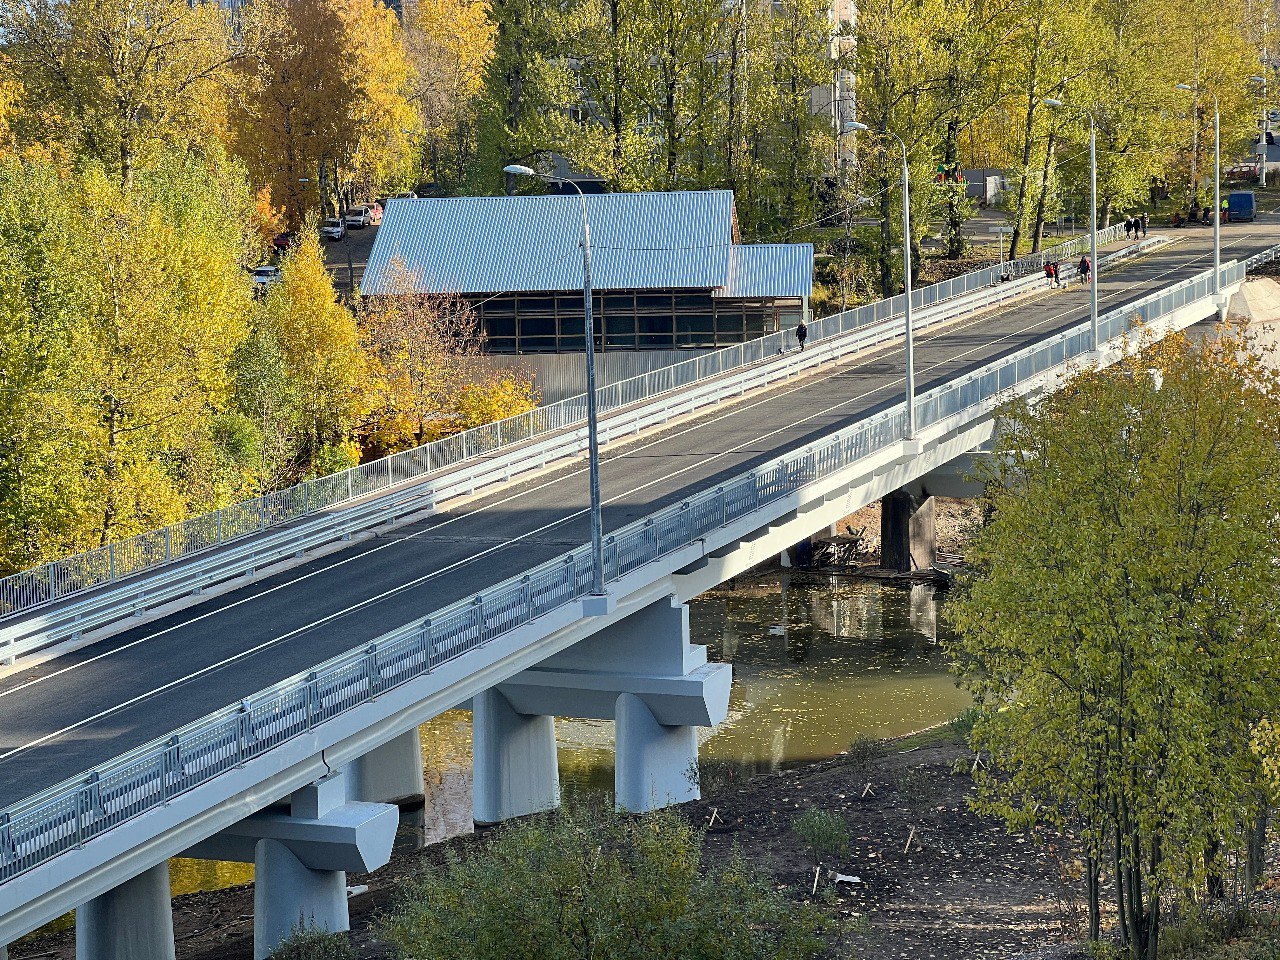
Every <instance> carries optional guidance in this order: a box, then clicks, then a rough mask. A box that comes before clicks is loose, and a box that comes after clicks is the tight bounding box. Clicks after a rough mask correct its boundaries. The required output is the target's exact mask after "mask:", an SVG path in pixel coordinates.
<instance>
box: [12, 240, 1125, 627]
mask: <svg viewBox="0 0 1280 960" xmlns="http://www.w3.org/2000/svg"><path fill="white" fill-rule="evenodd" d="M1119 228H1120V225H1119V224H1117V225H1115V226H1112V227H1109V228H1108V229H1106V230H1103V231H1101V232H1100V233H1099V234H1098V243H1099V244H1105V243H1110V242H1112V241H1113V240H1116V239H1118V238H1119V236H1120V233H1119ZM1087 246H1088V238H1087V237H1083V238H1081V237H1077V238H1075V239H1074V240H1069V241H1066V242H1064V243H1061V244H1058V245H1056V246H1054V247H1051V248H1049V249H1048V250H1045V251H1043V252H1041V253H1038V254H1032V255H1030V256H1027V257H1022V258H1020V259H1018V260H1012V261H1009V262H1007V263H1005V264H1003V265H1001V266H998V267H990V268H987V269H985V270H979V271H976V272H974V273H969V274H965V275H963V276H960V277H956V278H954V279H952V280H945V281H943V282H942V283H936V284H933V285H932V286H928V287H922V288H920V289H918V290H914V291H912V298H911V302H912V306H913V307H915V308H921V309H922V308H925V307H929V306H932V305H934V304H938V303H941V302H943V301H945V300H951V299H954V298H955V297H959V296H963V295H965V294H967V293H970V292H972V291H974V290H978V289H981V288H982V287H986V286H990V285H992V284H994V283H997V282H999V281H1000V280H1001V278H1002V276H1004V277H1008V278H1016V277H1022V276H1026V275H1028V274H1031V273H1035V272H1037V271H1039V270H1040V269H1042V268H1043V266H1044V264H1045V263H1046V262H1048V261H1049V260H1051V259H1053V260H1057V259H1066V258H1068V257H1074V256H1075V255H1076V254H1078V253H1079V252H1080V250H1081V249H1087ZM903 305H904V300H903V297H902V295H901V294H899V295H898V296H896V297H891V298H889V299H887V300H878V301H876V302H875V303H870V304H867V305H865V306H862V307H858V308H857V309H854V310H847V311H845V312H843V313H840V314H835V315H834V316H830V317H824V318H822V319H821V320H815V321H814V322H813V323H811V324H809V339H810V342H812V343H816V342H817V341H819V340H822V339H825V338H829V337H833V336H838V335H841V334H844V333H848V332H850V331H852V330H856V329H859V328H861V327H865V326H870V325H872V324H875V323H878V322H880V321H882V320H887V319H889V318H891V317H894V316H898V315H900V314H901V313H902V310H903ZM790 337H792V332H791V331H790V330H781V331H778V332H776V333H771V334H767V335H766V336H764V337H761V338H758V339H756V340H750V341H747V342H746V343H742V344H736V345H734V346H732V347H725V348H724V349H721V350H716V351H714V352H712V353H707V354H702V355H700V356H698V357H694V358H692V359H690V360H686V361H683V362H681V363H677V364H673V365H672V366H669V367H663V368H660V369H658V370H654V371H651V372H650V373H646V374H642V375H640V376H637V377H632V378H630V379H627V380H622V381H619V382H617V383H613V384H610V385H608V386H605V387H601V388H599V389H598V390H597V391H596V396H597V402H598V407H599V410H600V412H601V413H607V412H609V411H611V410H617V409H620V408H623V407H626V406H629V405H631V404H633V403H636V402H638V401H641V400H646V399H648V398H651V397H653V396H656V395H658V394H660V393H665V392H668V391H670V390H675V389H679V388H681V387H685V386H688V385H690V384H693V383H696V382H698V381H700V380H705V379H707V378H709V377H716V376H720V375H722V374H724V373H726V372H728V371H730V370H733V369H735V368H738V367H742V366H745V365H749V364H753V363H756V362H758V361H760V360H763V359H766V358H768V357H771V356H775V355H776V354H777V353H778V352H779V351H780V350H785V348H786V347H787V346H788V345H789V342H790V341H789V339H788V338H790ZM585 421H586V395H585V394H583V395H581V396H577V397H569V398H568V399H565V400H561V401H560V402H558V403H553V404H549V405H547V406H545V407H538V408H536V409H534V410H530V411H528V412H527V413H523V414H519V415H517V416H514V417H508V418H507V419H505V420H499V421H496V422H495V423H490V424H485V425H483V426H479V427H473V428H472V429H470V430H466V431H464V432H462V433H459V434H455V435H454V436H451V437H445V438H444V439H442V440H436V441H433V442H431V443H427V444H423V445H422V446H419V447H415V448H413V449H412V450H404V451H401V452H400V453H395V454H391V455H390V456H387V457H383V458H382V459H380V460H373V461H370V462H369V463H364V464H361V465H360V466H358V467H352V468H350V469H348V470H343V471H340V472H339V473H335V474H331V475H329V476H325V477H318V478H316V479H314V480H307V481H304V482H303V483H300V484H297V485H296V486H293V487H288V488H286V489H284V490H278V491H274V492H272V493H267V494H264V495H263V496H261V497H258V498H256V499H253V500H247V501H243V502H241V503H236V504H232V505H230V506H227V507H223V508H221V509H219V510H215V511H213V512H211V513H206V514H202V515H201V516H198V517H190V518H188V519H186V520H183V521H180V522H178V523H174V524H170V525H169V526H167V527H163V528H161V529H159V530H154V531H149V532H146V533H141V534H138V535H136V536H134V537H130V538H128V539H126V540H119V541H115V542H113V543H110V544H108V545H106V546H104V547H98V548H97V549H94V550H89V551H86V552H84V553H80V554H76V555H74V556H70V557H66V558H64V559H61V560H56V561H52V562H50V563H46V564H42V565H41V566H38V567H33V568H31V569H29V570H23V571H20V572H18V573H14V574H11V575H9V576H7V577H4V578H0V618H2V617H4V616H8V615H11V614H14V613H21V612H24V611H28V610H32V609H34V608H37V607H39V606H41V605H43V604H46V603H50V602H52V601H54V600H60V599H63V598H65V597H68V596H70V595H72V594H75V593H78V592H80V591H83V590H89V589H92V588H94V587H100V586H103V585H104V584H109V583H115V582H117V581H119V580H121V579H124V578H126V577H130V576H132V575H134V574H136V573H140V572H142V571H144V570H150V569H154V568H156V567H159V566H161V565H163V564H165V563H168V562H171V561H173V560H176V559H181V558H185V557H190V556H193V555H195V554H197V553H200V552H202V551H205V550H208V549H210V548H212V547H217V546H221V545H223V544H226V543H229V542H231V541H234V540H238V539H241V538H243V537H247V536H252V535H255V534H260V533H262V532H263V531H264V530H267V529H269V528H272V527H276V526H279V525H281V524H284V523H288V522H291V521H294V520H298V519H300V518H302V517H306V516H309V515H313V514H315V513H317V512H318V511H321V510H327V509H329V508H331V507H334V506H336V505H338V504H340V503H345V502H348V501H351V500H355V499H358V498H361V497H365V496H368V495H369V494H374V493H380V492H382V491H385V490H389V489H391V488H392V487H395V486H398V485H399V484H401V483H404V482H406V481H409V480H415V479H420V478H422V477H425V476H427V475H429V474H431V473H434V472H437V471H440V470H443V469H445V468H448V467H451V466H454V465H456V464H458V463H461V462H462V461H464V460H467V459H471V458H474V457H479V456H484V455H487V454H492V453H495V452H497V451H499V450H501V449H502V448H504V447H509V446H511V445H513V444H517V443H524V442H526V441H529V440H532V439H534V438H536V437H540V436H544V435H546V434H549V433H554V432H557V431H560V430H564V429H566V428H569V427H573V426H577V425H579V424H581V423H584V422H585Z"/></svg>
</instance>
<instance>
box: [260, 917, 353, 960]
mask: <svg viewBox="0 0 1280 960" xmlns="http://www.w3.org/2000/svg"><path fill="white" fill-rule="evenodd" d="M271 960H357V958H356V952H355V950H354V949H352V946H351V940H350V939H349V938H348V937H347V935H346V934H345V933H330V932H329V931H328V930H321V929H319V928H317V927H311V926H306V925H304V924H301V923H299V924H298V925H297V926H296V927H294V928H293V933H291V934H289V936H288V938H287V939H285V940H283V941H281V943H280V946H278V947H276V948H275V950H274V951H273V952H272V954H271Z"/></svg>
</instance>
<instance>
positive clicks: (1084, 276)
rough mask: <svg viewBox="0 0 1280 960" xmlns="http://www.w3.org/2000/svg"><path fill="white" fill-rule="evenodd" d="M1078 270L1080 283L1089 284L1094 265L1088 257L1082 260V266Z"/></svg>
mask: <svg viewBox="0 0 1280 960" xmlns="http://www.w3.org/2000/svg"><path fill="white" fill-rule="evenodd" d="M1077 269H1079V271H1080V282H1081V283H1088V282H1089V278H1090V277H1091V276H1092V275H1093V264H1092V263H1090V262H1089V258H1088V257H1087V256H1084V257H1081V258H1080V266H1079V267H1078V268H1077Z"/></svg>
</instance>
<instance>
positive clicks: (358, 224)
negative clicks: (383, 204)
mask: <svg viewBox="0 0 1280 960" xmlns="http://www.w3.org/2000/svg"><path fill="white" fill-rule="evenodd" d="M342 222H343V223H344V224H345V225H346V226H347V227H349V228H351V227H354V228H355V229H356V230H361V229H363V228H364V227H367V226H369V224H371V223H373V211H371V210H370V209H369V208H368V207H365V206H359V207H352V208H351V209H350V210H348V211H347V212H346V214H344V215H343V217H342Z"/></svg>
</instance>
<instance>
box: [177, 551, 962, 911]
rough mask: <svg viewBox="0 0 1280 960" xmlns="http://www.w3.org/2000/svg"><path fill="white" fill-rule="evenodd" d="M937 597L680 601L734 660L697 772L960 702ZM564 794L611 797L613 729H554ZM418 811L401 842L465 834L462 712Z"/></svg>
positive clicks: (225, 881)
mask: <svg viewBox="0 0 1280 960" xmlns="http://www.w3.org/2000/svg"><path fill="white" fill-rule="evenodd" d="M939 605H940V597H939V595H938V593H937V591H936V590H935V588H934V587H932V586H929V585H924V584H917V585H915V586H911V587H906V586H898V585H891V584H883V583H876V582H869V581H861V580H850V579H847V578H839V577H826V576H817V575H813V574H792V573H790V572H788V571H776V572H772V573H769V574H765V575H762V576H755V577H750V578H742V579H740V580H739V581H738V582H737V584H736V586H734V587H733V588H730V587H728V586H726V587H722V588H720V589H718V590H714V591H712V592H710V593H707V594H704V595H702V596H701V597H698V598H697V599H695V600H692V601H691V602H690V603H689V622H690V627H691V631H692V634H693V641H694V642H695V643H703V644H706V645H707V646H708V647H709V653H710V657H711V659H712V660H717V661H728V662H731V663H732V664H733V673H734V679H733V693H732V696H731V698H730V705H729V717H728V719H727V720H726V721H725V722H724V723H723V724H721V725H720V727H719V728H717V729H716V730H715V731H714V732H712V731H707V734H708V736H707V738H706V739H705V740H704V742H703V744H702V747H701V751H700V756H701V760H702V766H703V771H704V772H703V775H704V776H717V777H726V778H741V777H746V776H750V775H752V774H755V773H760V772H764V771H770V770H776V769H778V768H780V767H783V766H786V765H788V764H798V763H805V762H809V761H813V760H822V759H826V758H828V757H832V756H835V755H837V754H839V753H840V752H841V751H843V750H847V749H848V748H849V745H850V744H851V743H852V742H853V741H854V740H855V739H856V738H857V737H858V736H860V735H866V736H872V737H889V736H895V735H898V734H904V733H910V732H911V731H914V730H919V729H921V728H923V727H927V726H930V725H932V724H935V723H941V722H942V721H945V720H948V719H950V718H951V717H953V716H955V715H956V714H957V713H959V712H960V711H961V710H962V709H963V708H964V707H965V706H966V704H967V703H968V697H967V695H966V694H965V693H963V692H962V691H960V690H958V689H957V688H956V686H955V683H954V682H953V681H952V679H951V677H950V675H949V674H948V672H947V665H946V660H945V657H944V656H943V654H942V650H941V647H940V644H939V642H938V641H939V639H941V638H945V637H946V626H945V624H944V623H943V622H942V621H941V620H940V618H939V616H938V608H939ZM556 732H557V738H558V740H559V750H560V776H561V780H562V783H563V784H564V787H565V790H566V791H571V790H591V791H596V790H600V791H608V790H610V789H611V788H612V783H613V724H612V723H611V722H607V721H594V720H568V719H566V720H559V721H557V724H556ZM422 747H423V762H424V767H425V770H426V784H427V802H426V805H425V807H424V809H423V810H422V812H421V815H420V816H419V815H417V814H408V815H406V816H407V817H408V821H407V822H406V824H405V827H406V830H405V831H402V836H404V835H406V834H407V835H408V836H409V838H410V840H411V842H428V843H429V842H435V841H437V840H441V839H443V838H445V837H448V836H453V835H455V834H458V833H461V832H465V831H469V830H470V829H471V715H470V714H469V713H467V712H465V711H460V710H453V711H450V712H448V713H445V714H442V715H441V716H439V717H436V718H435V719H434V720H432V721H431V722H430V723H427V724H425V725H424V726H423V727H422ZM252 878H253V870H252V867H250V866H247V865H242V864H223V863H210V862H208V861H199V860H175V861H173V886H174V893H175V894H177V893H187V892H191V891H194V890H210V889H217V888H218V887H223V886H230V885H233V884H238V883H245V882H248V881H249V880H251V879H252Z"/></svg>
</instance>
